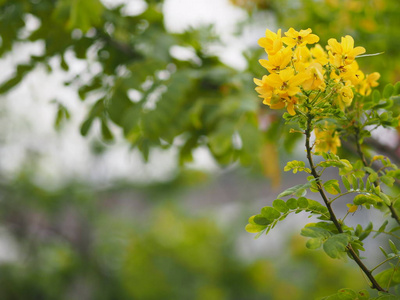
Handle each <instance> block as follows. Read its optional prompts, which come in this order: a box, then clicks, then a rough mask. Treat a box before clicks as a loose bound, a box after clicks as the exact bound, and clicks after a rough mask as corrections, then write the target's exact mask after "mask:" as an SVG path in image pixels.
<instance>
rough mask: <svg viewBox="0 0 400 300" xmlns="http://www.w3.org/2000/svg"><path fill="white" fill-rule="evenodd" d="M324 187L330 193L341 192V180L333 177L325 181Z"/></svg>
mask: <svg viewBox="0 0 400 300" xmlns="http://www.w3.org/2000/svg"><path fill="white" fill-rule="evenodd" d="M324 188H325V190H326V191H327V192H328V193H330V194H332V195H337V194H339V193H340V192H341V191H340V188H339V181H338V180H336V179H331V180H328V181H327V182H325V183H324Z"/></svg>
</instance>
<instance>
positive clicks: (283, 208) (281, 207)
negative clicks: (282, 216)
mask: <svg viewBox="0 0 400 300" xmlns="http://www.w3.org/2000/svg"><path fill="white" fill-rule="evenodd" d="M272 206H273V207H274V208H275V209H276V210H277V211H280V212H282V213H286V212H288V211H289V207H288V206H287V205H286V202H285V201H283V200H282V199H276V200H274V202H272Z"/></svg>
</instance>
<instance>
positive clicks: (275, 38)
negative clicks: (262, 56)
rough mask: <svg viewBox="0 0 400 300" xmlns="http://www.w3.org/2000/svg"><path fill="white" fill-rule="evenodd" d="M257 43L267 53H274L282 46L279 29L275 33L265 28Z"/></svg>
mask: <svg viewBox="0 0 400 300" xmlns="http://www.w3.org/2000/svg"><path fill="white" fill-rule="evenodd" d="M258 44H259V45H260V46H261V47H263V48H264V49H265V52H267V53H268V55H274V54H276V53H277V52H278V51H279V50H281V49H282V47H283V43H282V38H281V29H279V30H278V32H277V33H275V32H272V31H271V30H269V29H267V30H266V31H265V37H263V38H260V39H259V40H258Z"/></svg>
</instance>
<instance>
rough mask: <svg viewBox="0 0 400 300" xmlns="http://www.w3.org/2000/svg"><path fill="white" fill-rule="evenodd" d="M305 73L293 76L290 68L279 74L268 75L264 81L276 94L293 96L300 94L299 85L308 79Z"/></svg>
mask: <svg viewBox="0 0 400 300" xmlns="http://www.w3.org/2000/svg"><path fill="white" fill-rule="evenodd" d="M308 76H309V75H307V74H306V73H305V72H299V73H298V74H296V75H295V73H294V70H293V69H292V68H286V69H285V70H283V71H281V72H280V73H279V74H270V75H268V77H267V78H266V79H265V82H266V83H267V84H268V85H270V86H272V87H273V88H274V89H275V90H274V92H275V93H277V94H285V93H287V94H288V95H289V96H294V95H296V94H297V93H299V92H300V85H301V84H302V83H303V82H304V81H305V80H307V79H308Z"/></svg>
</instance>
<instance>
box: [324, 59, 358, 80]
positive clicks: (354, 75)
mask: <svg viewBox="0 0 400 300" xmlns="http://www.w3.org/2000/svg"><path fill="white" fill-rule="evenodd" d="M337 70H338V71H339V74H336V72H335V71H333V72H332V73H331V78H333V79H337V82H339V81H342V82H351V84H352V85H357V84H359V83H360V81H361V80H362V79H363V78H364V73H363V72H362V71H361V70H360V69H359V67H358V63H357V62H356V61H355V60H354V61H353V62H352V63H351V64H349V65H345V66H340V67H339V68H338V69H337Z"/></svg>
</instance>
